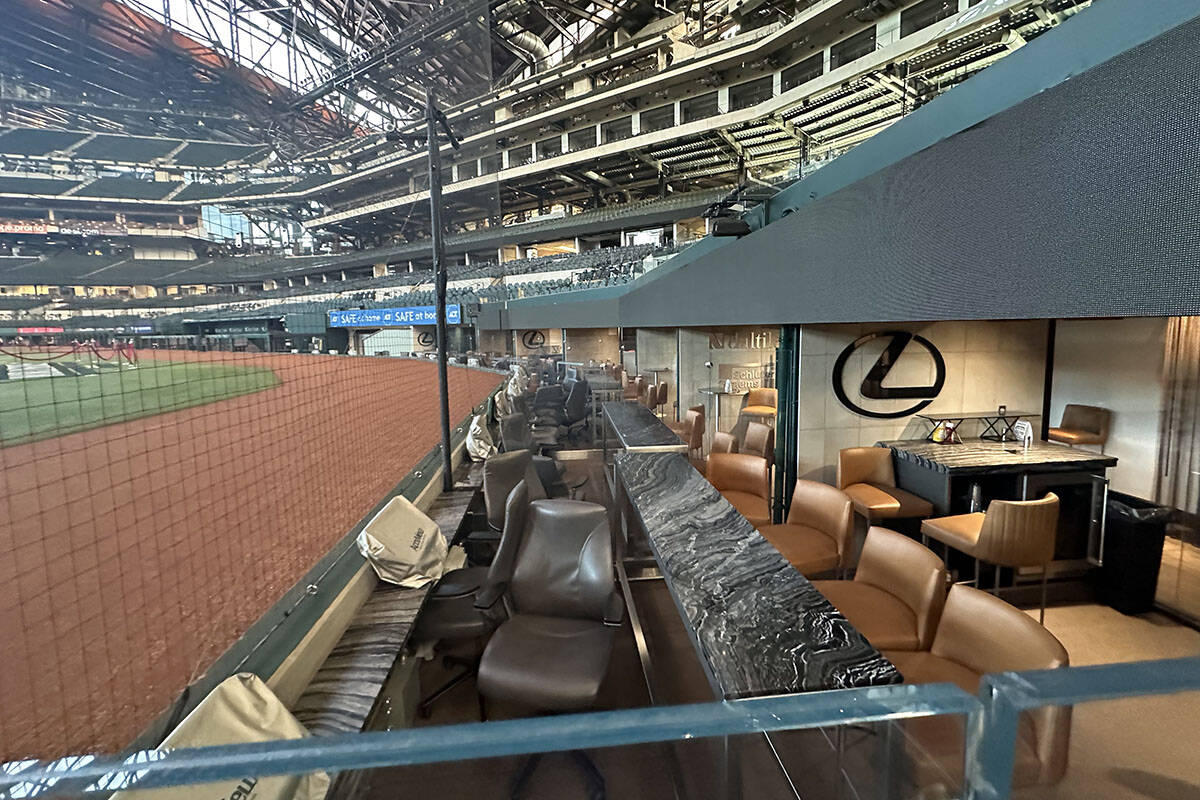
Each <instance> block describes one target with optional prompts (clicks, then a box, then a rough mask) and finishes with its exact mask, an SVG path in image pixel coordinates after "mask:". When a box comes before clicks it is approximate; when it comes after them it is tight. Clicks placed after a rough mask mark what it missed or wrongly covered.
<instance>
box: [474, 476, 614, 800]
mask: <svg viewBox="0 0 1200 800" xmlns="http://www.w3.org/2000/svg"><path fill="white" fill-rule="evenodd" d="M612 563H613V543H612V536H611V534H610V531H609V526H608V511H607V510H606V509H605V508H604V506H600V505H596V504H595V503H583V502H579V501H574V500H538V501H535V502H533V503H531V504H530V506H529V526H528V529H527V530H526V532H525V536H524V538H523V541H522V543H521V549H520V551H519V552H518V554H517V559H516V564H515V566H514V568H513V571H512V578H511V582H510V583H509V586H508V591H507V593H506V605H508V606H509V607H510V608H511V610H512V615H511V616H510V617H509V618H508V619H507V620H505V621H504V623H503V624H501V625H500V627H499V628H497V629H496V632H495V633H493V634H492V638H491V640H490V641H489V642H488V645H487V648H486V649H485V650H484V653H483V658H482V659H481V661H480V663H479V691H480V693H481V694H483V695H484V696H485V697H488V698H492V699H500V700H505V701H508V702H512V703H517V704H519V705H521V706H524V707H527V708H529V709H532V710H536V711H543V712H545V711H551V712H563V711H579V710H583V709H586V708H590V707H591V706H592V705H594V704H595V702H596V697H597V695H598V694H599V691H600V685H601V683H602V682H603V681H604V676H605V675H606V674H607V672H608V664H609V657H610V655H611V653H612V645H613V636H614V632H615V630H616V628H617V627H618V626H619V625H620V622H621V617H622V614H623V609H624V607H623V604H622V603H621V596H620V594H619V593H617V591H616V586H615V583H614V580H613V571H612ZM495 602H497V603H498V598H497V600H496V601H495ZM572 755H573V756H574V757H575V759H576V761H577V763H578V764H579V766H580V767H582V769H583V771H584V774H585V776H586V777H587V780H588V783H589V788H590V790H591V791H590V792H589V795H590V796H591V797H603V796H604V779H603V777H602V776H601V775H600V772H599V770H597V769H596V767H595V765H594V764H593V763H592V762H591V760H590V759H588V758H587V756H585V755H584V754H583V753H582V752H578V751H576V752H573V753H572ZM536 765H537V758H536V757H535V758H532V759H529V760H527V761H526V762H525V764H524V766H523V767H522V769H521V771H520V772H519V773H518V776H517V779H516V782H515V784H514V787H513V791H512V796H513V797H517V796H518V795H519V794H520V791H521V788H522V787H523V785H524V784H525V782H526V781H528V779H529V777H530V775H531V774H532V772H533V769H534V767H535V766H536Z"/></svg>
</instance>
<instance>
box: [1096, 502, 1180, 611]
mask: <svg viewBox="0 0 1200 800" xmlns="http://www.w3.org/2000/svg"><path fill="white" fill-rule="evenodd" d="M1170 518H1171V509H1170V508H1167V507H1165V506H1160V505H1157V504H1156V503H1151V502H1150V501H1148V500H1142V499H1141V498H1138V497H1133V496H1132V495H1128V494H1121V493H1120V492H1109V493H1108V522H1107V526H1106V528H1105V534H1104V566H1103V567H1102V568H1101V578H1100V594H1101V600H1102V601H1103V602H1104V603H1105V604H1107V605H1110V606H1112V607H1113V608H1115V609H1116V610H1117V611H1120V612H1121V613H1122V614H1143V613H1145V612H1147V611H1151V610H1152V609H1153V608H1154V591H1155V588H1156V587H1157V585H1158V568H1159V566H1160V565H1161V564H1162V551H1163V538H1164V537H1165V536H1166V533H1167V522H1168V520H1170Z"/></svg>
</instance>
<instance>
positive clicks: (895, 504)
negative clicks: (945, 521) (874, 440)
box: [837, 447, 933, 525]
mask: <svg viewBox="0 0 1200 800" xmlns="http://www.w3.org/2000/svg"><path fill="white" fill-rule="evenodd" d="M837 486H838V488H839V489H841V490H842V491H843V492H845V493H846V494H848V495H849V496H850V500H851V501H852V502H853V503H854V510H855V511H856V512H857V513H859V514H862V515H863V516H864V517H866V518H867V522H868V523H869V524H871V525H874V524H875V523H877V522H879V521H880V520H885V519H908V518H912V517H918V518H919V517H928V516H930V515H931V514H933V504H932V503H930V502H929V501H928V500H926V499H925V498H923V497H919V496H917V495H915V494H913V493H912V492H906V491H904V490H903V489H900V488H898V487H897V486H896V472H895V467H893V466H892V451H891V448H888V447H849V448H847V449H845V450H842V451H841V452H839V453H838V467H837Z"/></svg>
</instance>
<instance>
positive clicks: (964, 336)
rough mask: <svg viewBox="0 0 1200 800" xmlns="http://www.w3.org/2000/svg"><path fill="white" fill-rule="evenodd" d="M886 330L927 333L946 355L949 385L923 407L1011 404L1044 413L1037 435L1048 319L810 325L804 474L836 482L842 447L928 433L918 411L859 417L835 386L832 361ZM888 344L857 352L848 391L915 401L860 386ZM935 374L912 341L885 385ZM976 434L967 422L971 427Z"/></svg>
mask: <svg viewBox="0 0 1200 800" xmlns="http://www.w3.org/2000/svg"><path fill="white" fill-rule="evenodd" d="M886 330H907V331H910V332H912V333H917V334H920V335H921V336H924V337H925V338H926V339H928V340H929V341H930V342H932V343H933V345H934V346H935V347H936V348H937V349H938V350H939V351H940V352H941V354H942V358H943V360H944V361H945V362H946V382H945V385H944V387H943V388H942V391H941V393H940V394H939V395H938V397H937V399H935V400H934V401H933V403H931V404H930V405H929V406H928V407H927V408H926V409H924V411H926V412H936V411H942V412H964V411H990V410H995V409H996V408H997V406H999V405H1000V404H1004V405H1006V406H1008V410H1009V411H1030V412H1034V413H1035V414H1037V416H1034V417H1032V418H1031V420H1030V421H1031V422H1032V423H1033V425H1034V431H1035V435H1036V432H1037V431H1038V429H1039V427H1040V424H1041V417H1040V411H1041V408H1042V392H1043V383H1044V379H1045V361H1046V330H1047V323H1046V322H1045V321H1017V322H1007V321H1006V322H933V323H926V324H904V325H897V324H876V325H805V326H803V328H802V330H801V334H800V404H799V405H800V424H799V433H798V438H799V441H798V452H799V462H800V463H799V469H798V475H799V476H800V477H802V478H810V479H814V480H822V481H826V482H828V483H833V482H834V476H835V469H836V464H837V457H838V451H839V450H841V449H843V448H846V447H859V446H864V445H873V444H875V443H876V442H877V441H881V440H889V439H901V438H920V437H923V436H924V435H925V434H926V433H927V432H928V430H929V428H928V426H927V424H926V423H924V422H922V421H921V420H918V419H915V418H913V417H911V416H909V417H903V418H899V419H875V418H871V417H863V416H860V415H858V414H856V413H854V412H853V411H851V410H849V409H847V408H846V407H845V406H843V405H842V404H841V403H840V402H839V401H838V399H837V397H836V396H835V395H834V393H833V380H832V376H833V366H834V361H835V360H836V358H837V356H838V354H839V353H840V352H841V351H842V350H843V349H844V348H845V347H846V346H847V345H849V344H850V343H851V342H853V341H854V340H855V339H857V338H858V337H859V336H862V335H864V334H866V333H871V332H875V331H886ZM885 343H886V342H885V340H876V341H874V342H871V343H869V344H867V345H864V346H863V347H861V348H859V350H857V351H856V352H855V353H854V354H853V355H852V356H851V357H850V359H849V361H848V362H847V365H846V368H845V373H844V375H845V381H844V384H845V388H846V393H847V394H848V395H849V396H850V398H851V399H852V400H854V401H855V402H857V403H860V404H861V405H863V406H864V407H866V408H871V409H878V410H886V409H887V408H888V407H889V406H890V407H892V408H903V407H906V406H910V405H912V404H913V403H915V402H916V401H914V400H903V399H901V400H869V399H867V398H863V397H862V395H861V393H860V391H859V389H860V386H861V383H862V379H863V377H864V376H865V375H866V373H867V371H868V370H869V369H870V367H871V365H873V364H874V363H875V360H876V359H877V358H878V357H879V354H880V353H881V352H882V351H883V348H884V346H885ZM933 380H934V362H933V359H932V357H931V356H929V354H928V353H927V352H926V351H925V350H924V349H923V348H920V347H919V346H917V345H913V344H910V345H909V347H908V348H907V349H906V350H905V352H904V354H903V355H902V356H901V357H900V359H899V360H898V361H897V362H896V364H895V366H894V368H893V369H892V371H891V372H890V373H889V375H888V377H887V379H886V380H885V381H884V385H885V386H889V385H890V386H904V385H929V384H931V383H932V382H933ZM971 433H973V431H971V430H969V429H964V434H966V435H970V434H971Z"/></svg>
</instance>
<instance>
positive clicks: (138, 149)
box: [71, 133, 180, 164]
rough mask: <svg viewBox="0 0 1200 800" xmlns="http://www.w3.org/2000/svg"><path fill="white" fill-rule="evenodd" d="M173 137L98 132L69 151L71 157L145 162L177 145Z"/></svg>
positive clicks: (160, 156)
mask: <svg viewBox="0 0 1200 800" xmlns="http://www.w3.org/2000/svg"><path fill="white" fill-rule="evenodd" d="M179 144H180V143H179V141H178V140H175V139H151V138H148V137H144V136H116V135H111V134H103V133H102V134H98V135H97V136H96V137H95V138H93V139H90V140H88V141H86V142H84V143H83V144H81V145H79V146H78V147H76V148H75V149H74V150H72V151H71V157H72V158H79V159H92V160H95V161H120V162H124V163H129V164H145V163H148V162H150V161H154V160H156V159H160V158H163V157H164V156H166V155H167V154H168V153H170V152H171V151H172V150H174V149H176V148H177V147H179Z"/></svg>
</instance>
